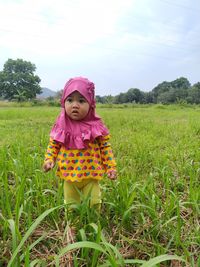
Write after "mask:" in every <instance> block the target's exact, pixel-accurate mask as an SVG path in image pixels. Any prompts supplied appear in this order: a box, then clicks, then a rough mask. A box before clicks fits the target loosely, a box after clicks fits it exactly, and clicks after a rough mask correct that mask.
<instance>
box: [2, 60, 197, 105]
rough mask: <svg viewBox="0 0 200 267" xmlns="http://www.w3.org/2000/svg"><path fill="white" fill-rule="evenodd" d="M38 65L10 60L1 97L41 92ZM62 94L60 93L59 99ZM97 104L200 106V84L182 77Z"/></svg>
mask: <svg viewBox="0 0 200 267" xmlns="http://www.w3.org/2000/svg"><path fill="white" fill-rule="evenodd" d="M35 71H36V66H35V64H33V63H31V62H29V61H24V60H23V59H17V60H13V59H8V60H7V61H6V62H5V64H4V67H3V70H2V71H0V98H1V99H6V100H16V101H27V100H31V99H34V98H36V95H37V94H40V93H42V88H41V87H40V81H41V79H40V78H39V76H37V75H35V74H34V72H35ZM60 94H61V91H58V93H57V97H58V96H60ZM96 101H97V103H103V104H104V103H113V104H124V103H140V104H148V103H163V104H171V103H177V102H181V101H184V102H186V103H190V104H200V82H197V83H195V84H193V85H191V84H190V82H189V81H188V79H187V78H185V77H180V78H178V79H176V80H174V81H171V82H167V81H164V82H162V83H160V84H158V85H157V86H156V87H155V88H153V89H152V91H150V92H143V91H141V90H140V89H138V88H130V89H129V90H128V91H127V92H125V93H120V94H118V95H116V96H112V95H106V96H99V95H97V96H96Z"/></svg>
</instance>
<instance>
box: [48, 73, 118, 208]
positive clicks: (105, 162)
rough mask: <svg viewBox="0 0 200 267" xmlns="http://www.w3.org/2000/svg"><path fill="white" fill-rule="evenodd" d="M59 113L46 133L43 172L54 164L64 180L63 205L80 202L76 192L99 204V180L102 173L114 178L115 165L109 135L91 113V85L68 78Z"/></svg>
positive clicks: (80, 79)
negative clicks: (48, 136) (47, 143)
mask: <svg viewBox="0 0 200 267" xmlns="http://www.w3.org/2000/svg"><path fill="white" fill-rule="evenodd" d="M61 107H62V110H61V113H60V115H59V116H58V118H57V120H56V122H55V124H54V126H53V128H52V130H51V133H50V141H49V145H48V148H47V152H46V154H45V161H44V164H43V169H44V171H45V172H47V171H49V170H51V169H52V168H53V167H54V166H55V163H56V162H57V164H58V168H57V172H56V174H57V176H58V177H60V178H61V179H63V180H64V199H65V202H66V203H73V202H74V203H80V192H81V193H82V195H83V196H84V197H90V198H89V199H90V206H94V205H96V204H97V205H99V204H100V203H101V191H100V186H99V180H101V179H102V178H103V175H104V173H106V174H107V176H108V178H109V179H111V180H114V179H116V177H117V172H116V162H115V160H114V157H113V152H112V149H111V145H110V143H109V141H110V135H109V131H108V129H107V128H106V126H105V125H104V124H103V122H102V120H101V118H100V117H99V116H97V115H96V113H95V95H94V84H93V83H92V82H90V81H89V80H88V79H86V78H82V77H76V78H73V79H70V80H69V81H68V82H67V83H66V85H65V87H64V90H63V94H62V98H61Z"/></svg>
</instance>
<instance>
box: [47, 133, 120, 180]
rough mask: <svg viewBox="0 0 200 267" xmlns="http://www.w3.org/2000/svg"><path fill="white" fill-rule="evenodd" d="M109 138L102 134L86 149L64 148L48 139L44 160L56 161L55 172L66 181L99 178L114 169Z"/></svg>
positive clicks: (114, 163) (114, 164)
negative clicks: (56, 167)
mask: <svg viewBox="0 0 200 267" xmlns="http://www.w3.org/2000/svg"><path fill="white" fill-rule="evenodd" d="M109 140H110V136H109V135H107V136H102V137H98V138H97V139H95V141H94V142H92V143H89V144H88V148H86V149H66V148H65V147H64V146H63V145H62V143H59V142H57V141H55V140H53V139H50V141H49V144H48V148H47V152H46V154H45V161H47V160H50V161H57V164H58V169H57V172H56V174H57V176H59V177H60V178H62V179H64V180H66V181H71V182H74V181H76V182H77V181H79V182H81V181H82V180H83V179H91V178H92V179H96V180H100V179H102V176H103V174H104V173H106V172H109V171H112V170H115V169H116V162H115V159H114V156H113V152H112V149H111V145H110V142H109Z"/></svg>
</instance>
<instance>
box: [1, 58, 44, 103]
mask: <svg viewBox="0 0 200 267" xmlns="http://www.w3.org/2000/svg"><path fill="white" fill-rule="evenodd" d="M35 70H36V66H35V65H34V64H32V63H31V62H29V61H24V60H22V59H17V60H13V59H8V60H7V61H6V63H5V64H4V68H3V71H1V72H0V97H2V98H4V99H8V100H13V99H15V100H17V101H24V100H27V99H33V98H35V97H36V94H40V93H41V91H42V90H41V87H40V85H39V83H40V78H39V77H38V76H37V75H34V72H35Z"/></svg>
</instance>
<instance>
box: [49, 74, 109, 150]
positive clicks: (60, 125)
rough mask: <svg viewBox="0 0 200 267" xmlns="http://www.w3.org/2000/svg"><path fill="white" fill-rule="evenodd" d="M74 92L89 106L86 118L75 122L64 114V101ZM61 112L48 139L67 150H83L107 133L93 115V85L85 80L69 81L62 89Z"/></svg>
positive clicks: (79, 78) (98, 118)
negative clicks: (61, 144)
mask: <svg viewBox="0 0 200 267" xmlns="http://www.w3.org/2000/svg"><path fill="white" fill-rule="evenodd" d="M74 91H78V92H79V93H80V94H81V95H82V96H84V97H85V99H86V100H87V101H88V103H89V105H90V109H89V112H88V114H87V116H86V117H85V118H84V119H83V120H81V121H76V120H72V119H70V118H69V117H68V116H67V114H66V112H65V100H66V98H67V97H68V96H69V95H70V94H72V93H73V92H74ZM61 107H62V110H61V112H60V115H59V116H58V118H57V120H56V123H55V124H54V126H53V128H52V130H51V133H50V137H51V138H52V139H53V140H56V141H58V142H61V143H63V145H64V146H65V147H66V148H67V149H84V148H87V144H88V142H90V141H94V140H95V138H97V137H99V136H104V135H107V134H108V133H109V131H108V129H107V128H106V126H105V125H104V124H103V122H102V120H101V118H100V117H99V116H97V115H96V114H95V95H94V83H92V82H90V81H89V80H88V79H87V78H82V77H76V78H72V79H70V80H69V81H68V82H67V83H66V84H65V87H64V90H63V94H62V97H61Z"/></svg>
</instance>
